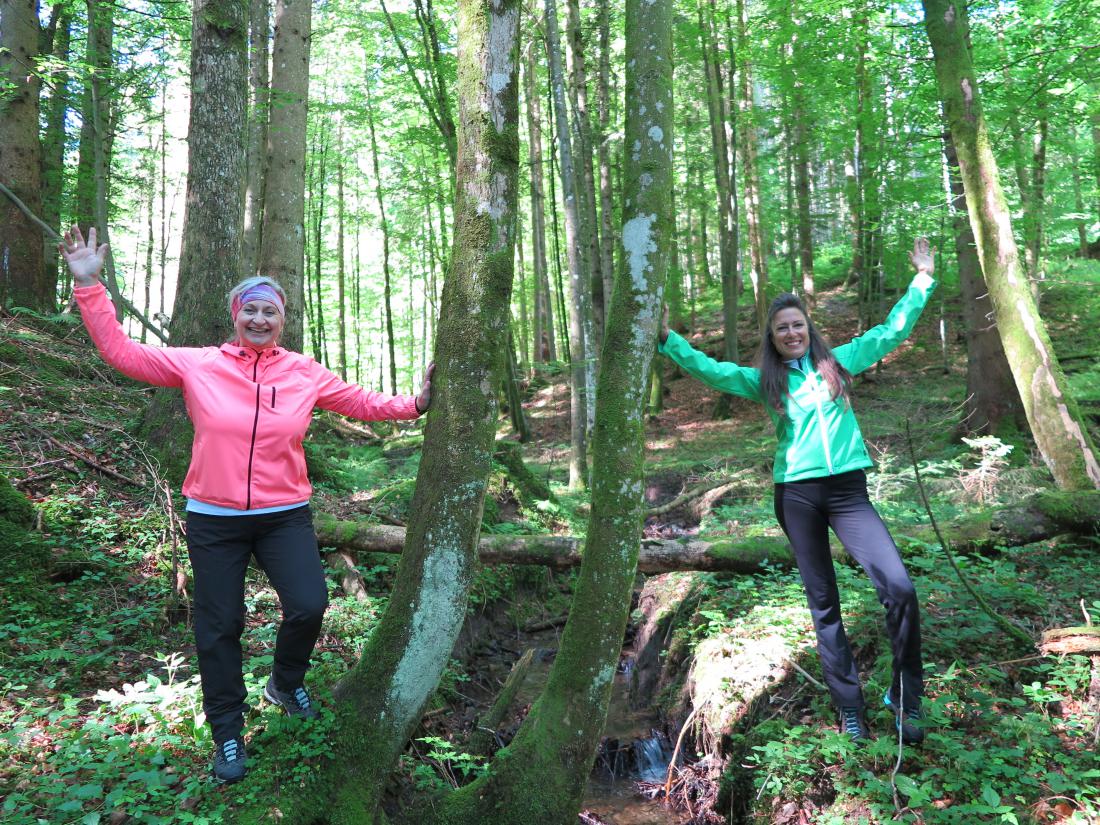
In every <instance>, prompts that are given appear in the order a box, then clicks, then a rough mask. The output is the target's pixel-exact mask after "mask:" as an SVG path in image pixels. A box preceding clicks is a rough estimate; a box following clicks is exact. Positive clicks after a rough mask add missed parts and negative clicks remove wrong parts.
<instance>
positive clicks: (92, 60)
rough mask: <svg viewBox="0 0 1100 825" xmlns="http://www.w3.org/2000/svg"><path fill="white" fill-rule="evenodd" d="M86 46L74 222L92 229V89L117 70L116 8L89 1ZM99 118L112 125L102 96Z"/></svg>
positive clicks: (93, 100) (93, 213) (94, 191)
mask: <svg viewBox="0 0 1100 825" xmlns="http://www.w3.org/2000/svg"><path fill="white" fill-rule="evenodd" d="M86 8H87V12H88V17H87V46H86V50H85V55H86V57H85V62H86V63H87V67H88V72H89V73H88V74H87V75H86V76H85V79H84V91H83V96H82V98H81V104H80V116H81V120H80V123H81V125H80V154H79V160H78V163H77V175H76V193H75V194H76V201H75V214H74V215H73V219H74V221H75V222H76V223H77V224H79V225H80V226H91V225H92V224H94V223H95V222H96V177H95V163H96V162H95V134H96V132H95V122H96V114H95V108H96V107H95V98H94V96H93V89H94V88H95V86H97V85H99V86H100V87H102V85H103V84H102V82H101V78H105V77H106V78H109V77H110V76H111V72H112V69H113V67H114V60H113V57H112V51H113V48H114V47H113V43H114V30H115V29H114V26H115V21H114V7H113V6H112V5H111V4H110V3H105V2H103V0H87V4H86ZM99 98H100V100H99V109H100V112H99V117H100V118H101V119H102V122H103V123H110V122H111V120H112V118H111V111H110V101H109V100H105V99H104V96H103V95H102V94H100V95H99ZM107 158H108V162H107V168H108V170H109V169H110V151H109V149H108V153H107Z"/></svg>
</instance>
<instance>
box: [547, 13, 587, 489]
mask: <svg viewBox="0 0 1100 825" xmlns="http://www.w3.org/2000/svg"><path fill="white" fill-rule="evenodd" d="M546 48H547V50H548V51H549V53H550V85H551V86H552V87H553V94H554V114H555V116H556V118H557V133H558V168H559V170H560V172H561V187H562V201H563V203H564V205H565V245H566V253H567V257H568V259H569V298H570V300H569V361H570V387H569V420H570V423H569V447H570V449H569V487H570V489H573V490H580V489H583V488H584V487H586V486H587V485H588V433H589V431H590V430H591V428H592V415H591V414H590V410H591V411H593V412H594V409H595V393H596V385H595V353H594V352H593V350H592V347H593V343H594V340H595V338H594V335H593V330H592V306H591V290H590V289H589V278H588V273H587V272H586V271H585V267H584V262H585V253H584V247H583V243H584V237H583V233H582V232H581V215H580V209H581V204H580V199H581V196H580V194H579V192H580V187H579V183H578V181H577V177H576V174H575V173H574V170H573V150H572V147H571V146H570V139H569V117H568V115H567V112H566V108H565V106H566V104H565V76H564V74H563V72H562V66H561V43H560V40H559V37H558V12H557V4H556V3H555V0H546Z"/></svg>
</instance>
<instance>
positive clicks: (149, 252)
mask: <svg viewBox="0 0 1100 825" xmlns="http://www.w3.org/2000/svg"><path fill="white" fill-rule="evenodd" d="M156 151H157V146H156V138H155V137H154V135H153V131H152V130H151V129H150V130H149V152H148V154H147V155H146V156H145V158H144V160H143V163H142V166H144V167H145V169H144V171H145V194H146V195H147V198H146V201H145V290H144V291H145V301H144V302H143V304H142V312H143V313H144V314H145V317H146V318H148V317H150V312H149V311H150V309H151V306H150V305H151V304H152V302H153V246H154V245H155V244H156V236H155V235H154V233H153V212H154V211H155V210H156V203H157V182H156V163H157V160H156ZM147 333H148V330H147V329H146V328H145V325H144V324H143V325H142V327H141V343H143V344H144V343H145V338H146V335H147Z"/></svg>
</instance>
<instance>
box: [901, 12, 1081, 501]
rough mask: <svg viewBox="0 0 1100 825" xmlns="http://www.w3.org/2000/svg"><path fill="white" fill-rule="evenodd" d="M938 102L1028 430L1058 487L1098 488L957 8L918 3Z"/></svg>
mask: <svg viewBox="0 0 1100 825" xmlns="http://www.w3.org/2000/svg"><path fill="white" fill-rule="evenodd" d="M922 2H923V5H924V11H925V27H926V29H927V31H928V39H929V41H930V42H931V44H932V51H933V54H934V56H935V65H936V77H937V80H938V82H939V89H940V97H941V99H942V100H943V103H944V112H945V117H946V120H947V124H948V127H949V128H950V130H951V138H952V141H953V142H954V145H955V151H956V152H957V154H958V158H959V170H960V173H961V175H962V180H963V187H964V189H965V192H966V202H967V208H968V211H969V214H970V225H971V227H972V228H973V230H974V236H975V241H976V243H977V247H978V256H979V259H980V260H981V262H982V269H983V272H984V274H985V280H986V285H987V286H988V287H989V295H990V298H991V299H992V302H993V309H994V313H995V317H996V320H997V327H998V330H999V332H1000V335H1001V341H1002V343H1003V344H1004V348H1005V354H1006V356H1007V357H1008V362H1009V364H1010V365H1011V367H1012V372H1013V377H1014V378H1015V381H1016V387H1017V389H1018V390H1019V392H1020V397H1021V400H1022V401H1023V405H1024V411H1025V413H1026V414H1027V419H1028V423H1029V425H1030V426H1031V431H1032V433H1033V435H1034V437H1035V443H1036V444H1037V445H1038V447H1039V450H1040V452H1041V453H1042V454H1043V458H1044V460H1045V461H1046V463H1047V466H1048V467H1049V468H1050V470H1051V473H1052V474H1053V475H1054V479H1055V481H1056V482H1057V484H1058V486H1059V487H1061V488H1063V489H1067V490H1076V489H1089V488H1093V487H1100V461H1098V460H1097V453H1096V450H1095V447H1094V446H1093V444H1092V440H1091V438H1090V437H1089V434H1088V431H1087V429H1086V428H1085V427H1084V425H1083V423H1082V420H1081V415H1080V413H1079V411H1078V409H1077V404H1076V402H1075V400H1074V399H1073V396H1071V395H1070V394H1069V393H1068V388H1067V386H1066V380H1065V375H1064V374H1063V373H1062V368H1061V366H1060V365H1059V363H1058V359H1057V358H1056V356H1055V354H1054V351H1053V348H1052V347H1051V344H1050V338H1049V336H1048V335H1047V332H1046V326H1045V324H1044V323H1043V319H1042V318H1040V317H1039V313H1038V310H1037V308H1036V306H1035V301H1034V299H1033V298H1032V295H1031V291H1030V290H1029V289H1028V285H1027V283H1026V282H1025V280H1024V279H1023V278H1022V277H1021V275H1022V273H1021V272H1020V261H1019V255H1018V252H1017V249H1016V242H1015V240H1014V239H1013V237H1012V224H1011V218H1010V216H1009V214H1008V209H1007V207H1006V205H1005V199H1004V192H1003V191H1002V189H1001V184H1000V179H999V175H998V172H997V163H996V160H995V159H994V158H993V152H992V149H991V146H990V143H989V137H988V134H987V132H986V126H985V119H984V117H983V115H982V108H981V102H980V98H979V93H978V85H977V80H976V78H975V74H974V67H973V64H972V63H971V60H970V53H969V51H968V49H967V47H966V19H965V9H959V8H958V7H957V6H956V4H955V2H954V0H922Z"/></svg>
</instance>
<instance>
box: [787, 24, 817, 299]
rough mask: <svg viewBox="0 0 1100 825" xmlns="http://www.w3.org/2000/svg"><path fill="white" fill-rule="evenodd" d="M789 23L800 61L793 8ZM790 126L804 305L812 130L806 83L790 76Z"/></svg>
mask: <svg viewBox="0 0 1100 825" xmlns="http://www.w3.org/2000/svg"><path fill="white" fill-rule="evenodd" d="M790 23H791V30H792V35H791V62H792V63H793V64H794V65H795V66H798V65H805V64H804V63H801V61H802V59H803V58H802V55H801V46H802V44H801V34H802V27H801V24H800V21H799V20H798V18H797V15H796V9H795V8H793V7H791V8H790ZM792 74H793V72H792ZM791 103H792V107H791V108H792V112H791V117H792V120H793V121H794V122H793V123H792V126H791V132H792V137H793V138H794V147H793V149H792V152H791V154H792V155H793V162H794V191H795V200H796V201H797V203H798V260H799V268H800V270H801V274H802V287H801V289H802V298H803V300H804V301H806V303H807V304H809V305H810V306H813V304H814V300H815V298H814V233H813V223H812V221H811V217H810V214H811V203H810V198H811V193H810V181H811V177H812V176H811V173H810V135H811V134H812V133H813V128H812V124H811V122H810V116H811V110H810V107H809V102H808V101H807V99H806V89H805V82H804V80H803V78H801V77H799V76H792V77H791Z"/></svg>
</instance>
